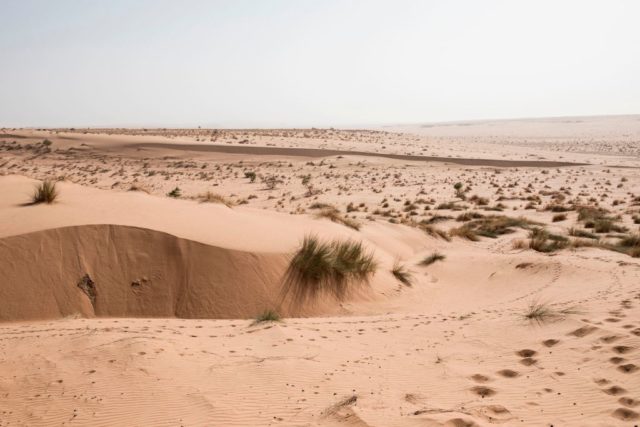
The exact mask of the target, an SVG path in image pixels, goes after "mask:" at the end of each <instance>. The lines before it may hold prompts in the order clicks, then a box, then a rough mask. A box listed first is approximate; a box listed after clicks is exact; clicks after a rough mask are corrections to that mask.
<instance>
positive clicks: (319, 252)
mask: <svg viewBox="0 0 640 427" xmlns="http://www.w3.org/2000/svg"><path fill="white" fill-rule="evenodd" d="M377 267H378V265H377V263H376V261H375V260H374V258H373V254H372V253H370V252H367V251H366V249H365V248H364V246H363V245H362V243H361V242H354V241H350V240H347V241H337V240H336V241H332V242H321V241H320V240H319V239H318V238H317V237H315V236H307V237H305V238H304V240H303V242H302V245H301V246H300V248H299V249H298V250H297V251H296V253H295V254H294V255H293V257H292V259H291V261H290V263H289V267H288V268H287V271H286V273H285V277H284V285H283V288H282V296H283V298H284V297H287V296H291V297H292V298H293V300H294V301H296V302H303V301H306V300H308V299H310V298H313V297H315V296H317V295H318V294H320V293H329V294H331V295H333V296H334V297H336V298H337V299H339V300H341V299H343V298H344V297H345V295H346V294H347V293H348V291H349V290H350V289H351V288H352V287H353V286H357V285H362V284H368V283H369V278H370V277H371V276H372V275H373V274H374V273H375V271H376V269H377Z"/></svg>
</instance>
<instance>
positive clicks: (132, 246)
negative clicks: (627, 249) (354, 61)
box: [0, 116, 640, 427]
mask: <svg viewBox="0 0 640 427" xmlns="http://www.w3.org/2000/svg"><path fill="white" fill-rule="evenodd" d="M580 120H581V121H578V120H577V119H572V120H571V121H570V126H569V130H566V128H564V127H562V126H560V125H561V124H562V123H561V122H560V124H558V119H555V120H551V122H552V126H551V129H552V130H553V132H551V131H549V130H548V129H549V128H548V127H545V126H548V125H543V124H540V123H538V124H537V125H535V121H534V124H533V125H532V124H531V121H521V122H514V121H510V122H509V123H508V125H505V126H502V127H500V126H499V125H496V124H495V123H494V124H491V129H493V130H492V131H491V132H489V131H486V129H485V130H482V129H480V128H478V129H477V132H475V133H474V132H471V131H469V132H468V135H458V134H455V135H452V136H446V138H445V139H443V140H438V139H434V138H435V137H433V136H429V135H426V134H425V135H426V136H425V135H416V134H403V133H391V132H368V131H358V132H345V131H323V130H300V131H293V130H280V131H262V130H255V131H224V132H216V133H214V132H213V131H209V130H169V131H159V130H149V131H143V130H110V131H109V132H110V133H119V135H105V134H103V132H102V131H97V133H95V134H94V133H92V134H83V133H79V132H75V133H74V132H61V133H59V134H57V135H56V134H55V133H54V132H48V131H33V130H6V129H5V130H2V131H0V134H5V135H0V173H2V174H3V175H5V176H1V177H0V194H2V195H3V197H2V198H1V199H0V259H1V260H2V261H1V262H0V278H2V286H0V301H2V306H1V308H0V319H2V320H3V321H4V322H3V323H2V324H0V395H1V396H2V399H0V426H5V425H29V426H40V425H42V426H48V425H62V424H64V425H104V426H130V425H140V426H143V425H144V426H148V425H166V426H174V425H188V426H192V425H202V426H209V425H216V426H248V425H251V426H257V425H265V426H267V425H272V426H305V425H309V426H314V425H318V426H334V425H351V426H414V425H415V426H453V427H459V426H475V425H479V426H490V425H495V424H499V425H505V426H512V425H514V426H515V425H526V426H541V425H554V426H566V425H570V426H610V425H614V426H618V425H619V426H632V425H636V424H638V422H640V419H639V418H638V417H640V416H639V415H638V414H639V413H640V321H638V319H640V288H639V287H638V283H640V280H639V279H640V260H639V258H632V257H630V256H628V255H626V254H622V253H617V252H613V251H610V250H605V249H599V248H578V249H563V250H560V251H557V252H554V253H552V254H543V253H539V252H536V251H533V250H530V249H514V242H515V241H518V240H521V239H525V240H526V239H527V231H525V230H522V229H518V228H516V229H514V232H513V233H509V234H505V235H502V236H499V237H498V238H496V239H491V238H481V239H480V240H479V241H477V242H471V241H468V240H464V239H461V238H459V237H455V238H453V239H452V240H451V241H450V242H447V241H445V240H444V239H442V238H439V237H433V236H430V235H428V234H427V233H425V232H423V231H422V230H420V229H419V228H417V227H415V226H412V224H413V225H415V223H417V222H418V221H420V220H429V219H432V218H435V217H443V218H442V219H441V220H440V221H437V222H435V224H434V226H435V227H437V228H439V229H441V230H449V229H451V228H454V227H458V226H460V225H461V224H462V223H461V222H459V221H456V220H455V219H454V218H455V217H456V216H457V215H459V214H460V213H462V212H464V210H460V211H453V210H451V209H446V208H442V209H437V206H438V204H440V203H446V202H451V201H454V200H456V197H455V195H454V191H453V188H452V186H453V183H455V182H458V181H460V182H463V183H464V184H465V186H466V185H470V186H471V187H472V189H471V190H470V191H469V192H468V194H467V196H468V197H470V196H471V195H477V196H479V197H483V198H486V199H487V202H488V205H486V206H485V205H475V204H474V203H473V202H470V201H467V202H462V203H458V204H462V205H466V206H467V208H466V210H467V211H468V212H472V211H474V212H481V213H483V214H485V215H488V214H497V215H508V216H510V217H517V216H525V217H527V218H529V219H531V220H535V221H538V222H540V223H541V224H546V227H547V228H548V229H549V230H550V231H552V232H554V233H558V234H563V235H566V234H567V233H568V231H569V229H570V228H571V227H574V226H576V225H580V224H582V223H581V222H579V221H578V220H577V213H576V212H575V211H569V212H567V213H566V215H567V218H566V219H564V220H561V221H557V222H552V217H553V216H554V215H556V213H554V212H551V211H548V210H545V209H544V208H545V206H548V205H550V204H554V203H555V204H557V205H569V204H570V203H569V202H570V201H574V202H575V203H577V204H594V203H596V202H597V203H599V205H600V206H601V207H605V208H607V209H608V210H609V211H610V212H611V213H610V215H612V216H615V215H620V217H621V220H620V222H618V224H619V225H621V226H624V227H626V228H627V229H628V230H629V231H628V232H627V233H637V232H638V225H637V224H634V221H633V215H638V214H640V199H637V197H638V196H639V195H640V172H639V171H638V169H637V168H612V167H611V166H606V165H624V166H637V165H638V164H639V163H640V162H639V160H640V159H639V158H638V157H637V154H634V153H632V152H630V151H629V149H627V148H628V147H629V146H630V144H629V142H631V143H634V144H636V145H637V144H638V143H639V142H640V138H638V137H637V136H634V135H636V127H635V126H636V121H637V116H632V117H627V118H619V117H618V118H582V119H580ZM492 123H493V122H492ZM581 123H582V124H584V126H582V127H581V126H579V125H580V124H581ZM565 125H566V123H565ZM475 126H479V125H475ZM483 126H485V128H486V127H487V126H489V125H487V124H484V125H483ZM518 126H519V127H518ZM536 126H538V127H536ZM607 126H608V127H607ZM624 126H626V128H624V129H626V131H621V130H620V127H624ZM465 128H466V126H465ZM422 129H431V131H430V132H436V130H433V129H434V128H433V127H432V128H422ZM495 129H501V130H499V131H495ZM518 129H519V130H520V133H518V132H517V131H518ZM545 129H547V130H545ZM422 132H423V131H416V133H422ZM424 132H426V131H424ZM437 132H444V130H441V129H439V128H438V129H437ZM487 133H489V134H490V135H496V134H497V135H500V137H499V138H498V139H501V138H502V139H503V140H500V141H498V140H493V139H491V138H489V137H487V135H486V134H487ZM6 134H9V136H8V137H7V135H6ZM136 134H138V135H136ZM474 135H476V136H474ZM545 135H548V137H547V139H545ZM19 136H26V138H20V137H19ZM439 137H440V136H438V138H439ZM44 138H48V139H50V140H51V141H52V142H53V144H52V145H51V147H50V149H45V148H44V147H43V146H42V145H41V144H40V142H41V141H42V140H43V139H44ZM443 138H444V137H443ZM634 138H635V139H634ZM211 139H214V141H213V142H212V141H211ZM14 140H15V141H16V142H15V143H13V141H14ZM245 140H247V141H246V142H243V143H242V144H239V143H240V142H241V141H245ZM449 141H451V142H450V143H449ZM580 141H582V143H581V142H580ZM149 142H151V143H153V144H155V145H154V148H153V149H152V150H150V149H149V150H146V149H145V150H139V148H140V147H139V145H138V147H136V144H142V143H149ZM212 143H215V144H218V145H220V144H228V145H227V146H229V147H240V148H233V150H239V152H236V153H220V152H216V151H215V150H212V151H210V150H211V149H210V148H209V147H210V145H211V144H212ZM159 144H165V145H166V147H163V146H162V145H159ZM176 144H179V147H176ZM189 144H199V145H202V146H203V147H207V148H206V151H197V152H196V151H192V150H176V148H181V147H186V148H188V147H189ZM439 144H445V145H443V146H439ZM631 145H633V144H631ZM248 146H251V147H254V146H255V147H256V148H258V147H275V148H287V149H289V150H296V149H297V150H299V149H309V148H312V149H317V148H322V149H326V150H337V151H341V152H342V151H351V153H349V154H346V153H345V154H342V155H341V156H343V157H342V158H337V157H335V153H333V154H331V155H330V156H329V157H327V158H312V157H298V156H296V155H292V153H291V152H289V154H287V153H279V154H281V156H277V157H274V156H273V155H270V154H269V153H268V152H264V151H263V150H268V148H259V149H258V151H253V152H251V151H252V150H247V149H246V147H248ZM425 148H426V150H425ZM580 148H581V149H582V151H584V152H582V153H580V152H577V151H580V150H579V149H580ZM353 151H358V152H367V153H382V154H385V153H386V154H389V155H394V156H395V155H398V156H405V155H406V156H415V155H419V156H432V157H456V158H463V159H469V158H472V159H478V160H477V161H478V164H476V165H460V164H452V163H442V162H426V163H425V162H424V161H415V160H413V159H409V158H402V159H397V158H396V159H393V158H387V157H384V156H376V157H371V156H362V155H357V154H354V153H353ZM240 153H244V154H240ZM300 153H301V151H297V152H296V154H300ZM307 153H308V152H307ZM386 154H385V155H386ZM483 159H485V160H486V159H490V160H507V161H526V162H537V161H540V162H550V161H560V162H563V163H572V162H575V163H589V164H590V165H589V166H567V167H562V168H557V167H553V168H549V167H523V166H519V167H502V168H497V167H496V164H493V163H489V165H491V167H488V166H487V163H482V162H484V161H485V160H483ZM482 165H485V166H482ZM603 165H605V166H603ZM529 166H535V165H533V164H530V165H529ZM537 166H541V165H537ZM547 166H548V165H547ZM245 171H255V172H256V173H257V174H258V176H260V175H262V176H263V177H267V176H277V177H278V179H279V180H280V181H282V182H281V183H279V184H278V185H277V186H276V188H275V189H267V188H266V186H265V185H264V184H263V183H261V182H260V181H261V179H260V177H258V179H257V180H256V182H255V183H251V182H249V180H248V178H245V176H244V172H245ZM305 175H309V177H310V178H309V180H310V183H311V184H312V185H311V186H310V185H309V184H306V185H304V184H302V182H301V180H302V178H301V177H302V176H305ZM63 176H64V178H65V181H61V182H59V183H58V188H59V190H60V197H59V200H58V201H57V202H55V203H54V204H52V205H36V206H31V205H26V203H27V202H28V201H29V195H30V193H31V191H32V188H33V186H34V185H35V184H36V183H37V182H38V181H36V180H37V179H45V178H56V177H63ZM176 186H179V187H180V188H181V189H182V193H183V196H182V198H181V199H177V200H176V199H172V198H169V197H166V196H165V194H166V193H167V192H168V191H170V190H171V189H173V188H174V187H176ZM131 187H134V188H136V189H144V190H145V191H147V192H148V193H150V194H147V193H145V192H143V191H127V190H129V189H130V188H131ZM206 191H214V192H216V193H219V194H221V195H223V196H225V197H226V198H227V199H229V200H230V201H232V202H235V203H240V204H238V205H236V206H233V207H227V206H224V205H221V204H213V203H200V202H198V201H197V196H198V195H199V194H201V193H204V192H206ZM252 196H255V197H252ZM534 196H535V197H534ZM536 197H537V198H539V202H535V201H534V209H527V204H528V203H530V202H531V200H533V199H535V198H536ZM190 198H193V199H194V200H190ZM527 198H529V200H527ZM532 198H533V199H532ZM590 199H592V200H590ZM406 200H409V201H410V202H409V203H406V202H405V201H406ZM319 202H322V203H331V204H333V205H335V206H336V207H337V208H338V209H339V210H340V211H341V212H342V213H343V215H348V216H349V217H353V218H352V219H353V220H355V221H358V222H359V223H360V224H361V228H360V230H359V231H356V230H353V229H351V228H348V227H345V226H343V225H341V224H337V223H332V222H330V221H328V220H327V219H317V218H316V217H315V214H314V213H315V212H317V209H313V208H312V207H311V206H312V205H313V204H314V203H319ZM500 203H501V204H502V206H503V207H502V208H501V209H502V211H485V210H484V208H486V207H487V206H489V207H496V206H498V205H499V204H500ZM385 205H386V206H385ZM412 205H415V207H413V206H412ZM425 206H428V207H429V209H428V210H425V209H424V207H425ZM347 211H348V212H347ZM390 219H391V220H392V221H391V222H390V221H389V220H390ZM401 223H404V224H401ZM309 233H313V234H316V235H318V236H320V237H322V238H323V239H334V238H350V239H357V240H361V241H363V243H364V244H365V246H366V248H368V249H369V250H371V251H374V253H375V257H376V259H377V260H378V262H379V268H378V271H377V273H376V274H375V276H374V277H373V278H372V279H371V282H370V287H366V286H365V287H363V288H360V289H357V290H356V291H354V292H353V293H351V294H349V295H348V298H347V299H346V300H344V301H336V300H335V299H334V298H332V297H330V296H326V295H323V296H320V297H319V298H318V299H317V300H315V301H312V302H307V303H305V304H301V305H300V304H292V303H291V301H288V300H287V299H282V298H281V294H280V287H281V278H282V275H283V273H284V270H285V269H286V266H287V263H288V259H289V255H290V253H291V252H292V251H293V250H295V248H296V246H297V245H298V243H299V242H300V240H301V239H302V238H303V237H304V236H305V235H307V234H309ZM606 234H607V235H608V236H609V237H603V239H605V240H607V241H611V242H613V241H615V239H616V238H615V237H614V236H615V235H616V232H610V233H606ZM618 234H619V233H618ZM602 236H605V234H602ZM434 251H439V252H441V253H442V254H444V255H445V256H446V258H445V259H444V260H443V261H440V262H436V263H434V264H432V265H429V266H420V265H419V262H420V261H421V260H422V259H423V258H425V256H427V255H430V254H432V253H433V252H434ZM396 259H398V260H400V261H401V262H402V263H403V264H405V265H406V266H407V267H408V268H409V269H410V270H411V271H412V272H413V276H414V282H413V285H412V286H411V287H408V286H405V285H402V284H401V283H399V282H398V281H397V280H396V279H395V278H394V276H393V275H392V274H391V273H390V270H391V267H392V266H393V264H394V262H395V261H396ZM85 274H88V275H89V277H90V278H91V281H92V282H93V283H94V286H95V299H94V301H93V302H92V301H91V299H90V297H89V296H88V294H86V293H85V292H83V290H81V289H80V288H79V287H78V283H80V282H82V278H83V276H84V275H85ZM533 301H540V302H547V303H549V304H550V305H551V307H553V308H554V309H555V310H563V309H565V310H567V309H568V310H569V312H568V313H567V314H566V315H565V316H563V317H562V318H558V319H553V320H550V321H547V322H544V323H536V322H531V321H527V320H524V319H523V318H522V315H523V314H524V313H525V312H526V310H527V306H528V305H529V304H530V303H531V302H533ZM267 308H275V309H277V310H278V311H279V312H280V314H281V315H282V316H283V317H285V318H284V320H283V321H282V322H278V323H264V324H258V325H253V324H252V322H253V320H252V319H253V318H254V317H255V316H256V315H257V314H259V313H260V312H261V311H263V310H264V309H267ZM299 316H303V317H299ZM223 319H228V320H223Z"/></svg>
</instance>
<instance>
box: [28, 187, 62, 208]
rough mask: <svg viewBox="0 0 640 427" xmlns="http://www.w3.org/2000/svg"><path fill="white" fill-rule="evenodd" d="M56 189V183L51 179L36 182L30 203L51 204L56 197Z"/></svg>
mask: <svg viewBox="0 0 640 427" xmlns="http://www.w3.org/2000/svg"><path fill="white" fill-rule="evenodd" d="M58 195H59V193H58V190H57V189H56V183H55V182H52V181H44V182H41V183H40V184H38V185H37V186H36V188H35V190H34V192H33V195H32V196H31V203H32V204H34V205H37V204H40V203H47V204H51V203H53V202H55V200H56V199H57V198H58Z"/></svg>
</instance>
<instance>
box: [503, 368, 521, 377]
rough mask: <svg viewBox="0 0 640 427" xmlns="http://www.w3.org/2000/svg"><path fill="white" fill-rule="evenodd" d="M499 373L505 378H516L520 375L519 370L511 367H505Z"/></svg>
mask: <svg viewBox="0 0 640 427" xmlns="http://www.w3.org/2000/svg"><path fill="white" fill-rule="evenodd" d="M498 375H500V376H503V377H505V378H515V377H518V376H520V373H519V372H518V371H513V370H511V369H503V370H501V371H498Z"/></svg>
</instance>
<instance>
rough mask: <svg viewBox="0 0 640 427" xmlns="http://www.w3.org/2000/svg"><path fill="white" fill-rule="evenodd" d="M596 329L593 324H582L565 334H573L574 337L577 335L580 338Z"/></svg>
mask: <svg viewBox="0 0 640 427" xmlns="http://www.w3.org/2000/svg"><path fill="white" fill-rule="evenodd" d="M596 330H598V328H596V327H595V326H588V325H587V326H583V327H581V328H578V329H576V330H575V331H573V332H569V333H568V334H567V335H573V336H574V337H578V338H582V337H586V336H587V335H589V334H591V333H593V332H595V331H596Z"/></svg>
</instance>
